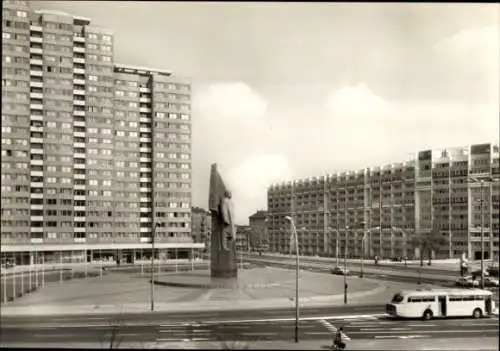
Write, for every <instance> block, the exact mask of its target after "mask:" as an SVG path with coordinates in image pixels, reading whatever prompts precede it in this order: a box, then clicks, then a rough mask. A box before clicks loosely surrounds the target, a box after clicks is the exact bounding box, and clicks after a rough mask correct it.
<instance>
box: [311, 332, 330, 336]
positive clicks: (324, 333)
mask: <svg viewBox="0 0 500 351" xmlns="http://www.w3.org/2000/svg"><path fill="white" fill-rule="evenodd" d="M304 334H308V335H332V333H330V332H305V333H304Z"/></svg>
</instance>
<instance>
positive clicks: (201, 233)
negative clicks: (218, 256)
mask: <svg viewBox="0 0 500 351" xmlns="http://www.w3.org/2000/svg"><path fill="white" fill-rule="evenodd" d="M191 229H192V234H193V240H194V242H197V243H206V244H207V247H209V246H208V243H209V242H210V234H211V233H212V215H211V214H210V212H209V211H207V210H205V209H203V208H200V207H193V208H192V209H191Z"/></svg>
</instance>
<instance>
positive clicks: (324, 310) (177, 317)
mask: <svg viewBox="0 0 500 351" xmlns="http://www.w3.org/2000/svg"><path fill="white" fill-rule="evenodd" d="M352 314H355V315H367V314H385V304H370V305H346V306H335V307H304V308H302V309H301V317H305V318H307V317H318V316H319V317H322V316H345V315H352ZM266 318H267V319H269V318H295V309H294V308H293V307H287V308H279V309H277V308H273V309H261V310H227V311H203V312H201V311H200V312H195V311H185V312H174V313H171V312H154V313H128V314H114V315H113V314H109V313H103V314H95V313H93V314H92V315H70V316H68V315H64V316H56V315H47V316H19V317H17V316H1V319H0V321H1V325H2V327H3V326H28V325H33V326H53V325H59V324H65V325H82V324H86V325H102V324H106V325H108V324H109V325H111V324H116V323H119V324H121V325H124V324H127V325H136V324H149V325H154V324H158V323H163V322H169V323H189V322H193V321H195V322H207V321H214V320H219V321H233V320H238V319H251V320H257V319H266Z"/></svg>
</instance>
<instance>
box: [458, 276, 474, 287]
mask: <svg viewBox="0 0 500 351" xmlns="http://www.w3.org/2000/svg"><path fill="white" fill-rule="evenodd" d="M455 284H456V285H458V286H464V287H471V288H475V287H478V286H479V280H475V279H473V278H472V277H471V276H468V277H460V278H458V279H457V281H456V283H455Z"/></svg>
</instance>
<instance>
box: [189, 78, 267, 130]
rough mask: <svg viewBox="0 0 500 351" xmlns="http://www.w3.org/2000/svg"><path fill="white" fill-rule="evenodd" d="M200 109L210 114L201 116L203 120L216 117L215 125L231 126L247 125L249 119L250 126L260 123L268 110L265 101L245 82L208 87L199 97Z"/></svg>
mask: <svg viewBox="0 0 500 351" xmlns="http://www.w3.org/2000/svg"><path fill="white" fill-rule="evenodd" d="M198 107H199V109H200V110H202V111H206V112H208V113H207V114H206V115H205V114H204V115H201V117H202V118H207V117H209V116H210V117H211V116H216V120H214V121H213V122H214V123H219V122H225V123H229V124H233V123H235V122H237V123H238V122H243V123H246V122H247V121H248V119H251V121H250V123H249V124H253V122H254V121H256V120H258V121H259V122H260V121H261V120H262V117H263V116H264V115H265V113H266V110H267V104H266V102H265V100H264V99H263V98H262V97H261V96H259V94H257V93H256V92H255V91H253V90H252V89H251V88H250V86H248V84H246V83H244V82H227V83H218V84H212V85H210V86H208V88H206V89H205V90H204V91H202V92H201V94H200V96H199V99H198Z"/></svg>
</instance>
